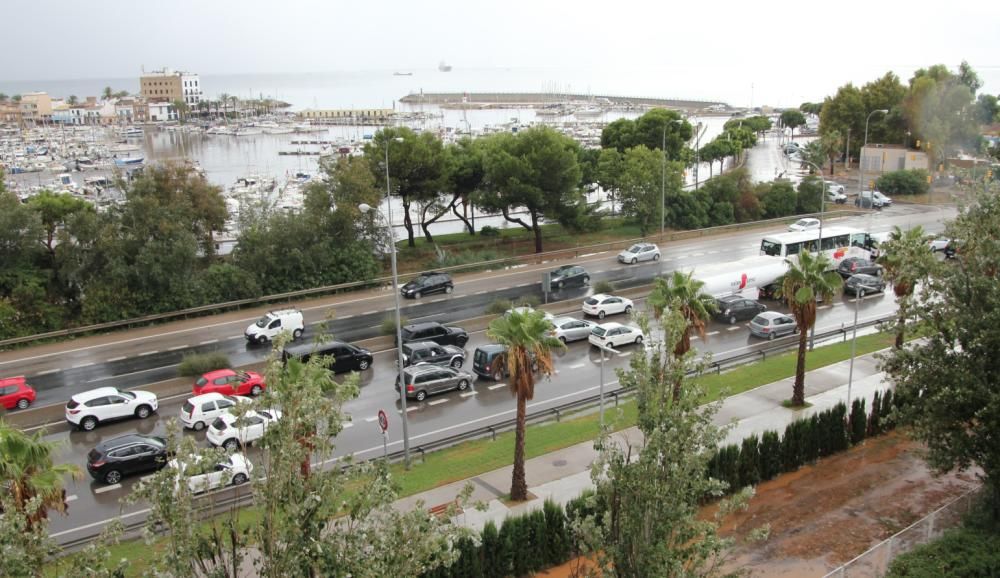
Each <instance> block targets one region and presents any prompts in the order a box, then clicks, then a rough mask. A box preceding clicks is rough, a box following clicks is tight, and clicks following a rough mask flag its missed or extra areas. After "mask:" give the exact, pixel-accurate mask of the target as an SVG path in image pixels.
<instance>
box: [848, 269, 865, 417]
mask: <svg viewBox="0 0 1000 578" xmlns="http://www.w3.org/2000/svg"><path fill="white" fill-rule="evenodd" d="M864 298H865V290H864V288H863V287H859V288H858V294H857V295H856V296H855V303H854V337H853V338H852V339H851V368H850V369H849V370H848V371H847V415H851V385H852V384H853V383H854V352H855V351H857V347H858V309H861V300H862V299H864Z"/></svg>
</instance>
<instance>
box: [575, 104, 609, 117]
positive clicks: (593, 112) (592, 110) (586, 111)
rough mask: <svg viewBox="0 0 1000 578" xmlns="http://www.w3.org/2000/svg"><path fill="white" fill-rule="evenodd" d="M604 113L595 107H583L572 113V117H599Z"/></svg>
mask: <svg viewBox="0 0 1000 578" xmlns="http://www.w3.org/2000/svg"><path fill="white" fill-rule="evenodd" d="M602 114H604V111H603V110H601V109H600V107H597V106H585V107H583V108H578V109H576V110H574V111H573V116H601V115H602Z"/></svg>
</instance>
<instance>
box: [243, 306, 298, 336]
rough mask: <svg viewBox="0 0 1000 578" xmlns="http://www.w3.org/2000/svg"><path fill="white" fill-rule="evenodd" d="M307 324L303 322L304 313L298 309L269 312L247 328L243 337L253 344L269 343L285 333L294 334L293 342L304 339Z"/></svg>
mask: <svg viewBox="0 0 1000 578" xmlns="http://www.w3.org/2000/svg"><path fill="white" fill-rule="evenodd" d="M304 330H305V324H304V323H303V321H302V312H301V311H299V310H298V309H280V310H278V311H268V312H267V314H265V315H264V316H263V317H261V318H260V319H258V320H257V321H256V323H253V324H251V325H250V326H249V327H247V330H246V331H244V332H243V336H244V337H246V339H247V341H250V342H252V343H267V342H268V341H271V340H273V339H274V338H275V337H277V336H278V334H280V333H281V332H283V331H287V332H288V333H291V334H292V340H296V339H298V338H299V337H302V332H303V331H304Z"/></svg>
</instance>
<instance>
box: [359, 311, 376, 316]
mask: <svg viewBox="0 0 1000 578" xmlns="http://www.w3.org/2000/svg"><path fill="white" fill-rule="evenodd" d="M376 313H378V311H365V312H364V313H362V315H375V314H376Z"/></svg>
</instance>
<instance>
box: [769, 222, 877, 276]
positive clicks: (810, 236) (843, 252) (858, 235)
mask: <svg viewBox="0 0 1000 578" xmlns="http://www.w3.org/2000/svg"><path fill="white" fill-rule="evenodd" d="M818 241H819V230H818V229H813V230H810V231H795V232H792V233H778V234H775V235H768V236H767V237H764V240H763V241H761V242H760V254H761V255H770V256H772V257H783V258H785V259H787V260H789V261H797V260H798V254H799V253H801V252H802V251H805V250H808V251H809V252H810V253H816V252H818V251H820V250H822V252H823V253H824V254H825V255H826V256H827V258H828V259H830V262H831V269H836V268H837V266H838V265H840V262H841V261H843V260H844V259H846V258H848V257H863V258H865V259H870V258H871V254H872V253H871V248H872V246H873V245H872V239H871V237H869V235H868V233H865V232H864V231H859V230H857V229H851V228H849V227H823V243H822V247H820V246H819V244H818Z"/></svg>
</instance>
